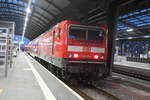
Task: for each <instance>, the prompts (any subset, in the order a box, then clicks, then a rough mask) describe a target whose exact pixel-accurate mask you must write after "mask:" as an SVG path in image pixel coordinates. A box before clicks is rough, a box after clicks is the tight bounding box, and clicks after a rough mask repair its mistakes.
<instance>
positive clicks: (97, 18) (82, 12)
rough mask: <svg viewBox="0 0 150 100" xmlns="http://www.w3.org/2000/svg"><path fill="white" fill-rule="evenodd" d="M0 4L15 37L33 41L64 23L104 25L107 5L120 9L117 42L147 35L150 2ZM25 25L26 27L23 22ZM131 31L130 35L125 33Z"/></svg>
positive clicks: (17, 0) (13, 0)
mask: <svg viewBox="0 0 150 100" xmlns="http://www.w3.org/2000/svg"><path fill="white" fill-rule="evenodd" d="M29 1H30V0H0V20H3V21H4V20H5V21H15V23H16V28H15V30H16V31H15V33H16V34H20V35H21V34H22V33H23V31H24V27H25V26H26V28H25V37H27V38H28V39H30V40H32V39H34V38H36V37H37V36H38V35H40V34H42V33H43V32H45V31H46V30H48V29H50V27H52V26H53V25H55V24H56V23H57V22H59V21H61V20H65V19H69V20H76V21H80V22H82V23H88V24H99V23H103V24H106V19H107V16H106V10H107V4H108V2H109V3H111V2H117V3H118V5H123V6H121V7H120V9H119V19H118V25H117V30H118V34H117V37H118V38H128V37H141V36H149V35H150V5H149V4H150V0H119V1H118V0H31V6H30V10H31V12H30V13H27V9H28V4H29ZM26 21H27V23H26V25H25V22H26ZM127 30H130V31H127Z"/></svg>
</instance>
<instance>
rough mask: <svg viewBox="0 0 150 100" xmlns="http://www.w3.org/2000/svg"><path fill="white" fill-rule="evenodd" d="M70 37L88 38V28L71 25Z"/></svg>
mask: <svg viewBox="0 0 150 100" xmlns="http://www.w3.org/2000/svg"><path fill="white" fill-rule="evenodd" d="M69 38H71V39H77V40H86V30H85V29H82V28H77V27H70V29H69Z"/></svg>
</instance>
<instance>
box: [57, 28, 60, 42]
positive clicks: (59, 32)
mask: <svg viewBox="0 0 150 100" xmlns="http://www.w3.org/2000/svg"><path fill="white" fill-rule="evenodd" d="M60 33H61V28H60V27H58V34H57V36H58V38H59V39H60Z"/></svg>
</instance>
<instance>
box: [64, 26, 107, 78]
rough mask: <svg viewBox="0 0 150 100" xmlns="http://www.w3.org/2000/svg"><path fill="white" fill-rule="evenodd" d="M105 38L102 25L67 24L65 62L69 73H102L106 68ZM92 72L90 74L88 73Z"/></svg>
mask: <svg viewBox="0 0 150 100" xmlns="http://www.w3.org/2000/svg"><path fill="white" fill-rule="evenodd" d="M106 43H107V38H106V31H105V29H104V27H99V26H84V25H76V24H71V25H69V26H68V40H67V53H66V58H67V64H66V68H67V70H68V71H69V72H71V73H86V74H88V75H90V76H92V75H93V72H95V74H96V75H95V76H97V74H101V75H102V74H103V73H104V72H105V71H104V70H106V66H105V65H106V59H107V44H106ZM90 73H92V75H91V74H90Z"/></svg>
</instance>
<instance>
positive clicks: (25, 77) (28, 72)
mask: <svg viewBox="0 0 150 100" xmlns="http://www.w3.org/2000/svg"><path fill="white" fill-rule="evenodd" d="M0 100H84V99H83V98H82V97H81V96H79V95H78V94H77V93H76V92H74V91H73V90H72V89H70V88H69V87H68V86H67V85H65V83H63V82H62V81H61V80H59V79H58V78H57V77H55V76H54V75H53V74H52V73H51V72H49V71H48V70H47V69H45V68H44V67H43V66H42V65H41V64H40V63H38V62H37V61H35V60H34V59H33V58H32V57H30V56H29V55H27V54H25V53H20V54H19V56H18V57H17V58H15V59H14V63H13V68H11V69H9V72H8V77H7V78H5V77H3V76H0Z"/></svg>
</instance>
